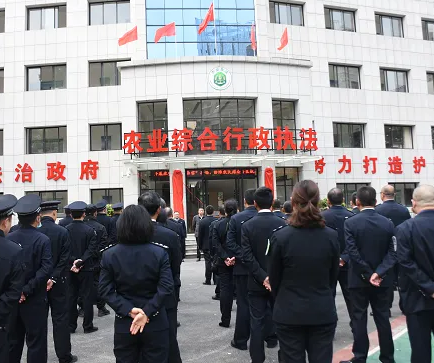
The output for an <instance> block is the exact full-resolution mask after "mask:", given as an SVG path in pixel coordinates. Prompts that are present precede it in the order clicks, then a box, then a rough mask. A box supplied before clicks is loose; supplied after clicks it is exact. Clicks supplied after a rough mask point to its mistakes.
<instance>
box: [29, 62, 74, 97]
mask: <svg viewBox="0 0 434 363" xmlns="http://www.w3.org/2000/svg"><path fill="white" fill-rule="evenodd" d="M45 67H51V68H52V72H53V80H52V81H51V82H52V84H53V88H49V89H41V88H40V89H39V90H32V91H33V92H34V91H52V90H56V89H67V88H68V67H67V65H66V63H60V64H45V65H41V66H27V67H26V76H27V77H26V78H27V80H26V90H27V92H31V91H30V90H29V85H30V84H29V71H30V70H31V69H38V68H39V69H42V68H45ZM55 67H65V80H64V87H56V79H55V72H54V68H55ZM40 84H41V83H40Z"/></svg>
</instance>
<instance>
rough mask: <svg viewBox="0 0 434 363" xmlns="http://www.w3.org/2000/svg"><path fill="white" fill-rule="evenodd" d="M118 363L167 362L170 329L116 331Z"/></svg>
mask: <svg viewBox="0 0 434 363" xmlns="http://www.w3.org/2000/svg"><path fill="white" fill-rule="evenodd" d="M113 351H114V354H115V357H116V363H157V362H158V363H167V362H168V357H169V330H163V331H151V332H150V331H147V330H146V327H145V329H144V330H143V333H138V334H137V335H131V334H130V333H116V332H115V337H114V350H113Z"/></svg>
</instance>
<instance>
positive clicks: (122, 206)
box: [112, 203, 124, 210]
mask: <svg viewBox="0 0 434 363" xmlns="http://www.w3.org/2000/svg"><path fill="white" fill-rule="evenodd" d="M112 208H113V210H120V209H124V203H116V204H113V205H112Z"/></svg>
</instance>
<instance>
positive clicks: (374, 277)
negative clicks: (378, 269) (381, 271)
mask: <svg viewBox="0 0 434 363" xmlns="http://www.w3.org/2000/svg"><path fill="white" fill-rule="evenodd" d="M382 281H383V279H382V278H381V277H380V275H378V274H377V273H375V272H374V273H373V274H372V276H371V278H370V279H369V282H370V283H371V285H373V286H375V287H380V285H381V282H382Z"/></svg>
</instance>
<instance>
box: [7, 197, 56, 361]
mask: <svg viewBox="0 0 434 363" xmlns="http://www.w3.org/2000/svg"><path fill="white" fill-rule="evenodd" d="M40 205H41V198H40V197H39V196H38V195H36V194H28V195H26V196H24V197H22V198H21V199H20V200H18V203H17V205H16V206H15V207H14V211H15V212H16V213H17V214H18V219H19V221H20V223H21V228H19V229H18V230H17V231H15V232H13V233H9V234H8V236H7V239H9V240H10V241H13V242H15V243H17V244H19V245H21V247H22V248H23V251H22V261H23V262H24V264H25V265H26V272H25V276H26V277H25V285H24V287H23V289H22V292H21V298H20V301H19V306H18V313H17V315H16V319H15V320H14V321H13V322H11V335H10V336H11V350H10V355H9V362H10V363H20V362H21V356H22V354H23V348H24V340H25V341H26V343H27V360H26V361H27V362H28V363H46V362H47V334H48V328H47V320H48V304H47V281H48V280H49V279H50V278H51V276H52V272H53V257H52V255H51V243H50V239H49V238H48V237H47V236H46V235H45V234H43V233H41V232H39V231H38V230H37V227H38V226H39V225H40V223H41V216H40V214H39V213H40V210H41V207H40Z"/></svg>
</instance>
